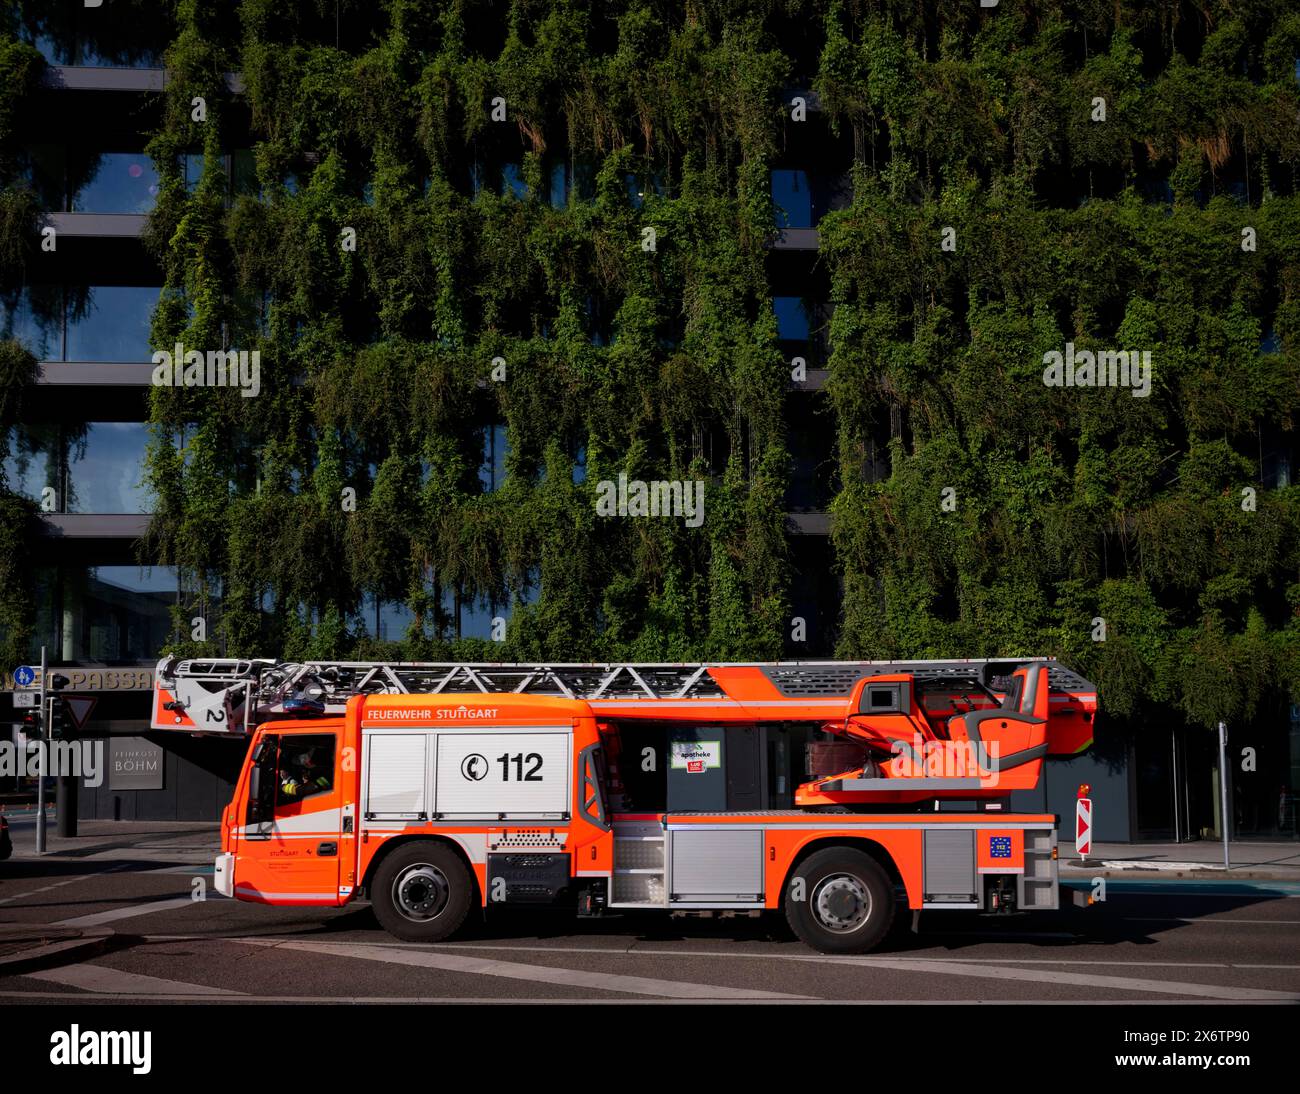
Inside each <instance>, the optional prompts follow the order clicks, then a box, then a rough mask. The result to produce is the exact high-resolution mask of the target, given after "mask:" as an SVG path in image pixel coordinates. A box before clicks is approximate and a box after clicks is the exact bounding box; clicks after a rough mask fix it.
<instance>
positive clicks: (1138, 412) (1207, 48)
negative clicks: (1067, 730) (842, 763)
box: [0, 0, 1300, 724]
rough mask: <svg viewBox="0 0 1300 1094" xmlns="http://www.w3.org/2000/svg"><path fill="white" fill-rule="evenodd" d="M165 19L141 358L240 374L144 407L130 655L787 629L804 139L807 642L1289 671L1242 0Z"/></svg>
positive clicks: (1259, 133)
mask: <svg viewBox="0 0 1300 1094" xmlns="http://www.w3.org/2000/svg"><path fill="white" fill-rule="evenodd" d="M167 7H168V11H167V14H168V17H169V20H170V22H169V26H170V34H171V41H170V45H169V46H168V48H167V50H166V54H165V60H166V64H167V67H168V69H169V78H168V83H167V88H166V91H165V93H164V101H163V109H162V121H161V124H160V126H159V128H158V129H157V131H156V132H155V133H154V134H153V135H152V139H151V141H150V144H149V153H150V155H151V156H152V157H153V158H154V160H155V162H156V164H157V166H158V171H159V177H160V193H159V197H158V201H157V206H156V208H155V210H154V212H153V214H152V217H151V220H150V226H149V230H148V233H147V239H146V242H147V245H148V247H149V249H150V251H151V253H152V254H153V255H154V256H155V258H156V260H157V262H158V263H159V266H160V267H161V269H162V271H163V281H164V288H163V292H162V296H161V299H160V302H159V305H158V308H157V311H156V313H155V315H154V319H153V343H154V346H155V348H157V349H162V350H168V351H171V350H172V349H173V347H175V346H176V345H177V344H178V343H179V344H180V345H182V346H183V347H185V348H187V349H198V350H201V351H203V350H228V349H235V350H241V351H248V352H249V353H256V354H257V356H258V359H259V361H260V381H259V389H258V393H257V395H256V396H255V397H245V396H244V395H242V394H241V393H240V391H239V390H238V389H237V388H227V389H212V388H185V387H180V388H176V387H158V388H155V389H154V390H153V391H152V392H151V395H150V419H151V428H152V430H153V440H152V444H151V448H150V454H149V458H148V466H147V478H148V482H149V485H150V487H151V489H152V492H153V495H154V497H155V499H156V504H155V516H154V518H153V521H152V524H151V527H150V531H149V535H148V537H147V538H146V540H145V542H144V544H143V545H142V554H141V557H142V559H143V560H145V561H148V562H161V563H166V564H171V565H175V566H176V567H178V569H179V570H180V571H181V573H182V574H183V575H184V587H185V589H186V590H187V592H186V597H185V602H184V603H183V604H181V605H180V606H179V608H178V611H177V620H176V642H175V643H174V647H173V648H174V649H176V650H178V651H185V652H191V653H198V652H206V653H219V652H223V651H229V652H238V653H240V654H254V653H256V654H264V655H272V654H279V655H286V656H291V657H294V656H306V655H309V654H310V655H336V656H343V655H349V654H355V655H358V656H360V655H367V656H370V655H388V656H404V657H419V658H442V657H473V658H488V659H494V660H495V659H505V660H509V659H516V658H519V659H532V658H563V659H587V658H622V657H629V658H643V659H664V660H686V659H694V658H703V657H711V658H726V659H742V658H743V659H751V658H774V657H779V656H783V655H789V654H792V653H793V654H798V653H800V652H802V650H803V648H804V647H803V646H801V645H800V643H799V641H798V640H797V639H796V638H795V637H794V635H796V633H797V630H796V629H795V628H794V627H793V626H792V615H793V614H794V611H795V609H794V607H793V604H794V602H795V599H796V597H795V587H796V584H797V582H798V579H799V578H800V576H801V575H800V574H799V573H798V567H799V565H800V563H799V559H798V556H797V552H796V551H795V548H794V546H793V541H792V538H791V535H790V532H789V529H788V528H787V522H786V510H787V507H788V504H787V502H788V498H787V492H788V488H789V486H790V483H791V466H792V455H791V451H790V447H791V441H790V438H789V437H788V436H787V426H786V422H787V415H786V409H787V400H788V399H789V398H790V397H791V396H790V395H789V388H790V379H791V373H790V362H789V361H787V360H785V358H784V356H783V353H782V345H781V341H780V338H779V332H778V327H777V322H776V318H775V315H774V311H773V305H772V294H773V289H772V285H773V283H774V282H773V271H774V269H775V268H776V266H777V265H778V263H779V262H780V261H781V260H782V256H780V255H778V254H775V253H774V252H773V251H772V249H771V244H772V243H773V239H774V224H775V218H774V210H773V197H772V192H771V185H770V181H769V180H770V171H771V170H772V169H773V167H776V166H785V167H789V166H791V165H794V161H793V160H792V159H791V157H792V156H795V155H797V154H800V153H796V152H795V151H793V150H794V149H803V150H804V152H805V153H806V152H807V151H808V150H809V149H815V148H817V147H818V142H820V147H821V149H822V150H821V151H820V152H818V151H814V152H812V153H811V154H812V155H813V156H814V157H815V158H818V161H819V162H818V163H816V164H811V165H810V166H812V168H813V169H814V170H817V169H818V168H819V167H820V166H821V163H823V162H824V163H835V162H839V163H840V164H841V166H842V167H843V168H845V169H846V170H848V172H849V175H850V178H849V179H848V180H847V181H848V182H850V183H851V185H850V186H846V187H844V188H843V192H845V193H847V194H849V195H850V196H848V197H846V198H844V199H843V200H839V201H837V202H835V203H834V204H835V205H836V208H835V209H834V210H833V211H831V212H829V213H827V214H826V215H825V216H824V217H823V218H822V219H821V222H820V224H819V229H820V251H819V254H818V256H817V260H816V264H815V266H814V268H813V269H812V271H811V273H810V275H809V276H810V278H811V281H810V287H809V291H808V294H807V295H814V294H815V293H816V292H817V291H818V290H817V289H816V286H818V285H822V286H824V290H825V296H826V298H827V301H828V302H829V304H830V305H831V307H830V308H828V309H827V310H826V314H827V315H828V319H827V320H826V322H825V324H824V327H823V329H821V330H819V331H817V332H816V333H817V337H818V338H819V339H820V340H821V341H822V343H823V344H824V346H825V350H826V356H825V360H824V361H823V362H822V363H824V364H825V365H826V367H827V375H828V380H827V384H826V390H825V392H824V393H823V394H820V395H808V396H799V397H800V398H808V399H813V400H817V401H818V405H819V406H822V407H823V408H824V409H825V410H826V411H827V413H825V414H824V415H822V417H820V418H819V419H818V420H819V421H825V422H826V430H827V433H828V434H829V435H831V436H832V437H833V442H832V444H831V456H830V459H831V463H832V464H833V467H834V476H833V478H834V482H833V495H834V496H833V500H832V501H831V504H830V509H831V516H832V547H833V559H834V567H835V571H836V577H837V579H838V581H839V583H840V588H841V590H842V603H841V604H840V605H839V612H838V619H837V620H836V637H835V639H834V651H835V653H837V654H838V655H840V656H844V657H940V656H980V655H1015V654H1043V653H1052V654H1057V655H1059V656H1061V657H1063V658H1065V659H1067V660H1068V661H1070V662H1071V663H1073V664H1075V665H1077V667H1079V668H1080V669H1081V670H1083V671H1084V672H1085V673H1088V674H1090V675H1092V676H1093V677H1094V678H1095V679H1096V681H1097V682H1098V684H1099V686H1100V688H1101V691H1102V693H1103V696H1104V701H1105V703H1106V705H1107V707H1108V708H1109V709H1111V710H1112V711H1115V712H1119V713H1127V714H1131V715H1134V716H1135V717H1136V716H1139V715H1141V714H1142V713H1143V712H1147V711H1150V710H1152V709H1154V708H1156V707H1160V708H1162V709H1165V710H1169V711H1173V712H1175V713H1176V714H1177V715H1178V716H1180V717H1185V718H1187V719H1189V720H1191V721H1192V722H1194V723H1198V724H1210V723H1212V722H1213V721H1215V720H1217V719H1219V718H1222V717H1249V716H1251V715H1252V714H1253V713H1254V712H1255V711H1256V710H1257V709H1258V708H1260V707H1261V705H1262V704H1266V703H1269V702H1276V701H1278V699H1279V697H1281V696H1285V695H1286V694H1287V693H1288V692H1289V693H1290V694H1297V693H1300V493H1298V492H1297V488H1296V487H1295V486H1293V485H1290V484H1289V481H1288V479H1287V476H1286V474H1284V473H1283V472H1282V471H1279V470H1277V468H1278V467H1279V466H1282V465H1277V464H1275V463H1269V461H1268V460H1267V459H1266V458H1265V457H1266V452H1265V449H1266V448H1268V447H1270V446H1271V447H1280V448H1285V447H1287V446H1288V445H1289V446H1290V448H1291V451H1292V452H1294V438H1295V421H1294V414H1295V409H1296V407H1297V405H1300V398H1298V397H1300V264H1298V263H1300V259H1297V257H1296V256H1297V255H1298V254H1300V248H1298V247H1297V243H1298V242H1300V199H1298V198H1297V194H1296V180H1297V167H1298V166H1300V164H1298V161H1300V124H1298V122H1297V118H1298V117H1300V85H1298V84H1297V76H1296V63H1297V62H1296V59H1297V57H1300V16H1297V15H1295V14H1293V13H1287V12H1286V11H1285V10H1284V6H1282V5H1272V4H1266V3H1253V4H1244V5H1243V4H1239V3H1231V4H1230V3H1227V2H1225V0H1204V2H1203V3H1200V4H1197V5H1194V6H1189V5H1186V4H1184V3H1176V2H1174V0H1158V2H1156V3H1142V4H1137V3H1119V4H1116V3H1113V2H1111V0H1105V2H1102V0H1049V2H1046V3H1040V4H1033V5H1010V4H1007V5H999V6H998V7H997V8H994V9H981V8H980V7H979V6H978V5H976V4H973V3H968V2H966V0H942V2H939V3H935V4H924V5H921V4H915V3H912V2H910V0H909V2H902V0H777V2H764V3H754V2H749V0H728V2H725V3H697V2H694V0H688V2H684V3H677V4H669V3H661V2H657V0H617V2H614V3H601V4H597V3H591V2H588V0H511V2H501V0H498V2H488V0H481V2H476V0H459V2H457V0H447V2H434V0H381V2H378V3H375V2H373V0H371V2H362V0H337V2H335V0H328V2H326V0H296V2H285V0H243V2H242V3H240V4H239V5H237V6H226V7H218V6H213V5H206V4H200V3H198V2H197V0H175V2H173V3H171V4H170V5H168V6H167ZM10 30H11V33H10V37H9V38H7V39H5V41H4V43H0V70H3V72H4V73H12V74H13V78H12V79H9V78H6V79H5V80H4V81H3V91H0V143H2V139H3V131H7V130H6V129H5V127H8V126H11V125H12V114H13V111H14V110H15V109H16V107H15V105H14V104H16V103H17V102H19V101H21V96H22V95H23V94H25V93H27V92H26V91H24V88H29V87H30V84H31V77H30V73H29V71H28V68H27V67H25V66H28V65H32V64H34V62H33V61H32V60H31V54H32V52H33V51H31V50H30V49H29V48H28V47H24V46H20V45H18V44H17V43H16V42H14V41H13V32H12V28H10ZM11 89H12V90H11ZM796 91H798V93H799V95H800V96H801V97H802V98H804V99H805V100H811V101H812V102H813V106H814V110H813V113H812V114H811V115H810V116H809V117H808V119H807V121H805V122H800V121H797V120H796V119H795V118H794V117H793V115H792V109H791V104H792V96H793V95H794V94H795V92H796ZM818 107H819V108H820V114H818V113H817V108H818ZM800 125H804V126H806V127H807V128H806V129H803V130H800V129H798V128H797V127H798V126H800ZM809 133H813V134H816V136H808V134H809ZM196 157H197V159H196ZM187 162H188V163H189V164H191V170H189V171H188V172H187V170H186V164H187ZM196 162H201V163H202V169H201V171H198V172H197V174H196V173H195V172H194V170H193V169H192V165H193V164H194V163H196ZM232 166H233V169H232ZM10 191H11V188H10V187H9V186H8V185H7V186H6V189H5V192H4V194H3V195H0V200H3V202H4V204H3V205H2V206H0V216H3V217H4V218H5V219H6V221H7V220H8V219H9V218H10V217H11V216H12V217H16V218H18V219H19V220H20V221H22V220H23V219H24V218H29V217H30V215H31V213H30V209H26V207H25V206H23V205H22V203H23V202H24V201H26V200H29V199H28V198H25V197H24V196H23V190H22V187H21V186H18V187H15V188H13V189H12V193H11V192H10ZM25 209H26V211H24V210H25ZM11 210H12V212H11ZM19 238H21V234H19V235H13V236H9V235H7V236H6V243H5V244H4V247H5V249H4V250H3V251H0V260H2V261H3V262H4V263H5V266H4V269H5V270H6V271H8V270H10V269H11V268H16V265H15V264H17V265H20V264H21V253H20V251H16V250H13V248H14V247H16V246H18V244H16V243H14V242H13V240H17V239H19ZM1248 239H1249V245H1246V243H1247V240H1248ZM6 276H9V275H8V273H6ZM1067 344H1069V345H1070V346H1071V347H1074V348H1077V349H1078V350H1080V351H1089V352H1096V351H1101V350H1106V349H1112V348H1113V349H1120V350H1124V351H1129V350H1133V351H1139V352H1149V353H1150V359H1151V362H1152V370H1151V376H1150V380H1151V387H1150V391H1149V393H1146V394H1143V395H1140V396H1137V397H1135V394H1134V392H1133V390H1131V389H1128V388H1124V387H1093V388H1087V387H1075V388H1066V387H1052V386H1048V385H1047V384H1045V383H1044V364H1045V358H1046V355H1049V354H1051V353H1052V352H1064V351H1065V347H1066V345H1067ZM4 360H5V361H7V360H8V358H5V359H4ZM14 361H15V364H14V365H13V366H12V367H10V366H9V365H6V366H5V368H6V370H7V371H6V375H8V374H10V373H11V372H12V373H13V374H14V375H19V374H21V373H22V366H21V365H20V363H18V362H19V359H18V358H17V357H14ZM4 405H5V406H6V407H7V406H8V405H9V404H8V400H7V398H6V401H5V403H4ZM485 428H486V429H488V430H489V431H491V430H493V429H495V431H496V435H497V449H496V451H497V452H498V454H499V453H500V452H501V451H502V450H504V452H505V453H506V455H505V458H504V460H498V461H497V465H493V466H491V467H486V466H484V449H485V433H484V430H485ZM491 435H492V434H491V433H490V432H489V433H488V434H486V436H488V437H490V436H491ZM882 453H883V454H886V455H887V457H888V458H887V459H885V460H882V459H880V458H879V457H880V455H881V454H882ZM620 475H623V476H626V478H627V479H629V480H643V481H649V480H680V481H684V482H687V483H690V482H694V481H696V480H699V481H702V482H704V483H705V492H704V507H705V518H704V520H703V522H702V523H701V524H700V525H699V526H698V527H693V526H691V524H690V523H688V522H687V521H685V520H681V519H672V520H668V519H659V520H635V519H627V520H620V519H609V518H607V517H604V516H602V515H601V514H600V510H599V508H598V505H597V502H598V500H599V498H600V493H601V489H602V487H601V484H602V483H609V482H617V481H618V480H619V477H620ZM488 478H490V479H491V482H490V486H491V488H485V485H484V480H485V479H488ZM5 534H9V533H8V531H6V533H5ZM13 552H14V554H13V557H15V558H16V557H18V555H19V553H20V552H19V551H18V548H17V545H15V546H14V548H13ZM803 576H808V575H803ZM5 587H6V588H8V587H10V586H8V585H6V586H5ZM377 603H384V604H391V603H404V604H405V606H406V608H407V609H408V616H409V619H410V624H409V626H408V627H407V628H406V630H405V633H404V634H401V635H398V636H387V640H386V641H380V640H379V639H378V638H376V637H375V636H374V635H373V633H372V632H373V627H372V626H368V625H366V624H365V623H364V622H363V616H364V617H367V618H369V617H371V616H372V615H373V612H374V610H375V608H374V606H375V604H377ZM464 603H471V604H474V605H477V606H479V607H480V608H483V607H487V608H490V613H489V614H499V615H500V616H502V618H504V619H506V625H505V627H504V630H503V631H502V632H501V633H498V634H496V635H494V636H493V637H494V638H496V639H499V641H493V640H488V639H457V638H456V634H457V629H456V627H455V625H454V620H453V618H452V617H453V615H454V613H455V612H456V611H457V610H458V606H459V605H462V604H464ZM218 604H219V608H220V610H219V612H218V611H215V609H216V607H217V606H218ZM14 613H17V614H14ZM20 614H21V609H20V608H19V606H18V604H17V602H16V601H15V603H14V604H13V605H11V606H5V605H3V604H0V617H3V619H4V621H5V623H6V624H8V625H9V626H11V627H17V629H15V630H13V633H14V634H15V635H17V634H19V633H20V632H21V625H19V623H20V621H19V615H20ZM196 617H197V618H204V619H206V618H209V617H210V618H212V619H213V620H214V624H213V625H212V626H210V627H208V628H207V629H206V631H203V630H202V629H200V630H198V631H195V630H194V628H193V627H192V626H191V624H192V622H193V620H194V619H195V618H196ZM15 621H19V622H15ZM818 641H819V642H821V643H822V645H821V646H820V647H819V648H818V649H817V650H816V651H815V652H817V653H820V654H825V653H828V652H830V644H829V643H827V641H826V639H825V638H824V637H822V636H818Z"/></svg>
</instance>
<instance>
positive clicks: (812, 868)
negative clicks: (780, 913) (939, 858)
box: [784, 847, 894, 953]
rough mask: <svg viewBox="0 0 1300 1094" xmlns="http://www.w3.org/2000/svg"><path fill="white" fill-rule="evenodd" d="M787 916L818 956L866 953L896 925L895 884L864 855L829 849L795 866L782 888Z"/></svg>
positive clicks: (844, 849) (850, 851)
mask: <svg viewBox="0 0 1300 1094" xmlns="http://www.w3.org/2000/svg"><path fill="white" fill-rule="evenodd" d="M784 899H785V918H786V920H787V921H788V922H789V924H790V928H791V930H793V931H794V933H795V934H797V935H798V936H799V937H800V938H801V939H802V940H803V941H804V942H805V943H807V944H808V945H809V946H811V947H812V948H813V949H815V950H820V951H821V952H822V953H866V952H867V951H868V950H870V949H873V948H874V947H875V946H877V945H878V944H879V943H880V941H881V939H883V938H884V937H885V935H886V934H887V933H888V932H889V928H890V927H891V926H892V924H893V922H894V885H893V882H891V881H890V880H889V875H887V874H886V873H885V871H884V870H883V869H881V867H880V864H879V863H878V862H876V860H875V859H873V858H872V857H871V856H870V855H868V854H867V853H866V852H864V851H854V850H852V849H851V848H848V847H828V848H826V849H825V850H823V851H817V852H815V853H813V854H811V855H809V856H808V857H807V858H806V859H804V861H803V862H801V863H800V864H799V865H798V866H797V867H795V871H794V873H793V874H792V875H791V876H790V880H789V882H788V883H787V884H786V887H785V898H784Z"/></svg>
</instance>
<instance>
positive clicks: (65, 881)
mask: <svg viewBox="0 0 1300 1094" xmlns="http://www.w3.org/2000/svg"><path fill="white" fill-rule="evenodd" d="M120 869H122V867H120V866H110V867H109V868H108V869H107V870H97V871H96V872H95V873H93V874H79V875H78V876H77V877H69V878H64V879H63V880H62V881H56V882H54V883H53V884H51V885H42V886H41V887H40V888H39V889H29V890H28V891H27V892H25V893H15V894H14V895H13V896H7V897H4V898H3V899H0V904H10V903H12V902H13V901H15V900H23V899H24V898H26V897H29V896H35V895H36V894H37V893H48V892H49V891H50V890H51V889H60V888H62V887H63V886H64V885H75V884H76V883H77V882H78V881H89V880H90V879H91V878H93V877H100V876H102V875H103V874H111V873H112V872H113V871H114V870H120Z"/></svg>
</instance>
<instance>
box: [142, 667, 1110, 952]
mask: <svg viewBox="0 0 1300 1094" xmlns="http://www.w3.org/2000/svg"><path fill="white" fill-rule="evenodd" d="M1096 710H1097V695H1096V689H1095V688H1094V687H1093V685H1092V684H1090V683H1089V682H1088V681H1087V680H1085V679H1083V678H1082V677H1081V676H1079V675H1078V674H1077V673H1074V672H1072V671H1071V670H1069V669H1068V668H1066V667H1065V666H1064V665H1061V664H1060V663H1058V662H1056V661H1054V660H1051V659H1046V658H1034V659H1023V660H1016V661H992V660H971V661H926V662H921V661H898V662H823V663H812V662H799V663H772V664H700V665H659V664H652V665H644V664H582V665H482V664H473V665H472V664H410V663H402V664H396V663H378V662H361V663H358V662H313V663H292V664H289V663H277V662H273V661H258V660H235V659H222V660H176V659H167V660H164V661H163V662H161V663H160V664H159V666H158V671H157V673H156V674H155V696H154V712H153V726H154V728H155V729H168V730H177V731H181V732H187V733H221V734H239V735H242V736H245V737H247V738H248V740H249V749H248V752H247V756H246V759H245V762H244V765H243V770H242V772H241V774H240V777H239V781H238V784H237V787H236V790H235V796H234V799H233V800H232V801H231V803H230V804H229V805H228V806H227V807H226V809H225V812H224V814H223V817H222V825H221V840H222V844H221V848H222V849H221V854H220V856H219V857H218V859H217V864H216V886H217V888H218V889H219V890H220V892H222V893H223V894H225V895H226V896H233V897H236V898H238V899H241V900H249V901H256V902H261V903H265V904H289V905H320V906H323V907H335V906H339V905H343V904H347V903H349V902H351V901H354V900H357V899H358V898H366V899H369V901H370V902H371V904H372V906H373V908H374V911H375V914H376V916H377V917H378V919H379V922H380V923H381V924H382V925H383V926H384V927H385V928H386V929H387V930H388V931H390V932H391V933H392V934H394V935H396V936H397V937H398V938H401V939H405V940H408V941H424V942H436V941H439V940H441V939H445V938H447V937H448V936H449V935H451V934H452V933H453V932H454V931H455V930H456V929H457V928H458V927H459V926H460V925H461V924H462V922H463V921H464V920H465V917H466V916H467V915H468V914H469V912H470V909H471V908H473V907H475V906H478V907H480V908H483V909H491V908H493V907H494V906H498V905H514V904H527V905H564V906H570V907H572V908H574V909H575V910H576V913H577V914H578V915H580V916H597V915H603V914H607V913H610V912H618V911H624V910H649V909H659V910H662V911H667V912H752V913H759V912H762V911H783V912H784V914H785V916H786V918H787V919H788V921H789V923H790V926H791V927H792V928H793V929H794V931H795V932H796V933H797V934H798V935H799V937H800V938H802V939H803V940H804V941H805V942H807V943H808V944H809V945H810V946H813V947H815V948H816V949H819V950H822V951H824V952H839V953H858V952H863V951H865V950H868V949H870V948H872V947H873V946H875V945H876V944H877V943H878V942H879V941H880V940H881V938H882V937H883V936H884V935H885V933H886V932H887V931H888V930H889V928H890V925H891V922H892V921H893V919H894V915H895V911H896V909H897V908H899V907H900V906H906V907H907V908H909V909H911V910H912V911H913V912H914V913H919V912H920V911H921V910H923V909H937V910H944V911H954V910H957V909H971V910H984V911H1012V910H1016V909H1020V910H1034V909H1054V908H1056V907H1057V902H1058V888H1057V864H1056V828H1055V825H1056V818H1055V817H1053V816H1051V815H1048V814H1044V813H1042V812H1020V811H1016V810H1015V809H1013V808H1012V802H1011V795H1012V794H1013V793H1014V792H1016V791H1026V790H1032V789H1033V788H1035V787H1036V786H1037V785H1038V783H1039V780H1040V779H1041V778H1042V771H1043V764H1044V761H1045V760H1046V758H1047V757H1049V756H1068V755H1073V754H1076V753H1078V752H1080V751H1082V750H1083V749H1085V748H1087V747H1088V745H1089V744H1090V743H1091V741H1092V727H1093V719H1094V715H1095V712H1096Z"/></svg>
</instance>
